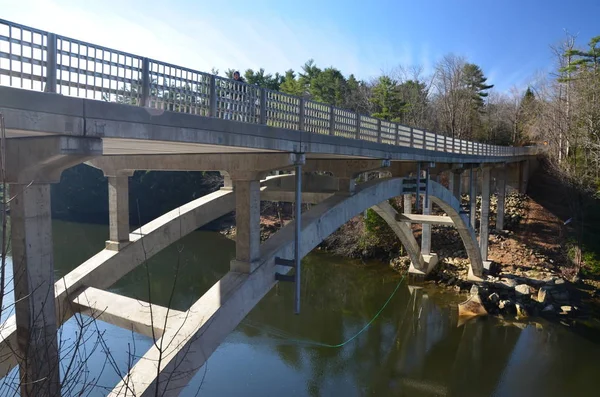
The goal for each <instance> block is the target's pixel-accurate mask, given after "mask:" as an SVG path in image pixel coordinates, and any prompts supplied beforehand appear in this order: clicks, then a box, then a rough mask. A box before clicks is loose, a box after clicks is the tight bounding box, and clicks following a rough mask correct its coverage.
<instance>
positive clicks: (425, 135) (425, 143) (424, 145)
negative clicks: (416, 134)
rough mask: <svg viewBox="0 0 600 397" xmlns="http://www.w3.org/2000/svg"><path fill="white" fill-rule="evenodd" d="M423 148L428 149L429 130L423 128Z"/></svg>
mask: <svg viewBox="0 0 600 397" xmlns="http://www.w3.org/2000/svg"><path fill="white" fill-rule="evenodd" d="M423 150H427V131H426V130H423Z"/></svg>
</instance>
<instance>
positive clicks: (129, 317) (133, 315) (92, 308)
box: [72, 287, 186, 340]
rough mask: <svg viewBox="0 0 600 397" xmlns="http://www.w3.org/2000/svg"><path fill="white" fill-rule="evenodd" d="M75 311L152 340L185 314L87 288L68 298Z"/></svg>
mask: <svg viewBox="0 0 600 397" xmlns="http://www.w3.org/2000/svg"><path fill="white" fill-rule="evenodd" d="M72 302H73V305H74V306H73V308H74V310H75V311H77V312H79V313H81V314H85V315H87V316H90V317H93V318H95V319H98V320H101V321H105V322H107V323H110V324H113V325H116V326H117V327H121V328H124V329H126V330H128V331H133V332H136V333H138V334H142V335H145V336H148V337H150V338H153V339H154V340H156V339H158V338H160V337H161V336H162V335H163V333H164V332H165V329H168V327H169V326H170V325H171V324H172V323H173V322H180V321H181V319H183V318H185V315H186V314H185V313H184V312H181V311H178V310H173V309H169V308H166V307H164V306H160V305H156V304H152V305H151V304H150V303H148V302H143V301H140V300H137V299H133V298H128V297H126V296H123V295H119V294H114V293H112V292H108V291H103V290H101V289H97V288H93V287H88V288H86V289H84V290H83V291H81V292H80V293H78V294H76V295H74V296H73V298H72Z"/></svg>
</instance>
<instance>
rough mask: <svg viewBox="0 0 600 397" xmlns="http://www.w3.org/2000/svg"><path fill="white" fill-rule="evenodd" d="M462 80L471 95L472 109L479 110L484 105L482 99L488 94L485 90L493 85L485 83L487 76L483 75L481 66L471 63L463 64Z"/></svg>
mask: <svg viewBox="0 0 600 397" xmlns="http://www.w3.org/2000/svg"><path fill="white" fill-rule="evenodd" d="M462 80H463V84H464V88H465V89H466V90H467V91H468V92H469V95H470V96H471V102H472V106H473V109H475V110H477V111H481V110H482V109H483V107H484V101H483V99H484V98H486V97H487V96H488V93H487V92H486V91H487V90H489V89H490V88H492V87H493V86H494V85H493V84H486V81H487V77H485V76H484V75H483V72H482V71H481V68H480V67H479V66H477V65H475V64H473V63H467V64H466V65H465V66H464V68H463V76H462Z"/></svg>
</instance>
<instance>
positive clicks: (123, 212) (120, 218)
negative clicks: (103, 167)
mask: <svg viewBox="0 0 600 397" xmlns="http://www.w3.org/2000/svg"><path fill="white" fill-rule="evenodd" d="M107 179H108V211H109V226H110V237H109V240H108V241H107V242H106V249H109V250H114V251H118V250H119V249H121V248H124V247H125V246H126V245H128V244H129V177H128V176H127V175H118V176H108V177H107Z"/></svg>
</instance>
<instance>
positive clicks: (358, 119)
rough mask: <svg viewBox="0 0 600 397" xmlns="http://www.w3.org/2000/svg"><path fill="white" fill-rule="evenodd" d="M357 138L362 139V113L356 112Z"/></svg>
mask: <svg viewBox="0 0 600 397" xmlns="http://www.w3.org/2000/svg"><path fill="white" fill-rule="evenodd" d="M356 139H360V114H358V113H357V114H356Z"/></svg>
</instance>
